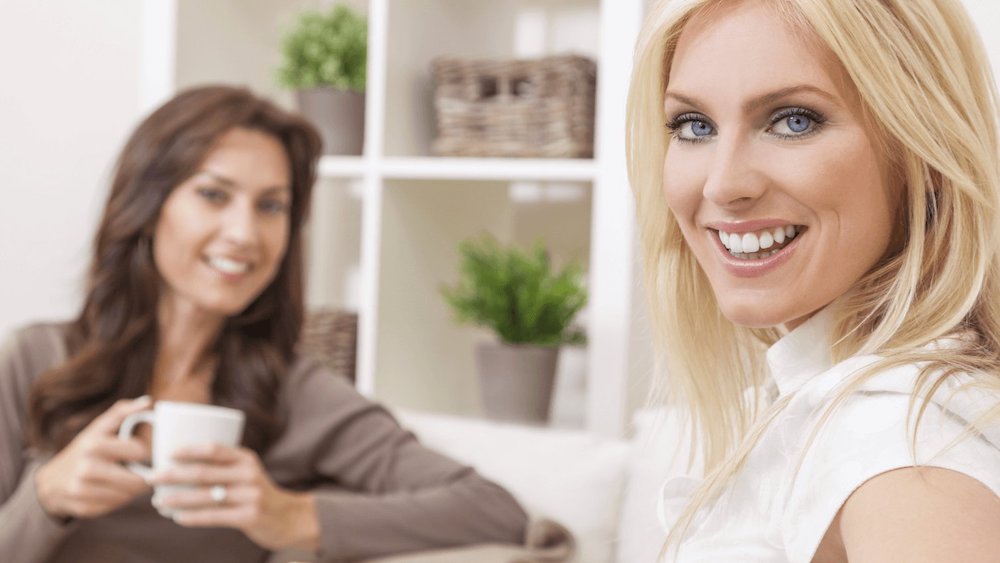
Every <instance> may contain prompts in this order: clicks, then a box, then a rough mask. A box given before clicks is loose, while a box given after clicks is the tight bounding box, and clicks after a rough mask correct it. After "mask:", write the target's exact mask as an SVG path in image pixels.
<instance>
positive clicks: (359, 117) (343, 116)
mask: <svg viewBox="0 0 1000 563" xmlns="http://www.w3.org/2000/svg"><path fill="white" fill-rule="evenodd" d="M296 94H298V102H299V110H300V111H301V112H302V115H304V116H306V119H308V120H309V121H311V122H312V124H313V125H314V126H316V128H317V129H318V130H319V134H320V136H321V137H322V138H323V154H334V155H360V154H361V151H362V149H363V148H364V145H365V95H364V94H363V93H359V92H352V91H350V90H340V89H338V88H331V87H321V88H310V89H308V90H298V91H297V92H296Z"/></svg>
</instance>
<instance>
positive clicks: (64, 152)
mask: <svg viewBox="0 0 1000 563" xmlns="http://www.w3.org/2000/svg"><path fill="white" fill-rule="evenodd" d="M139 4H140V3H139V2H135V1H132V0H87V1H86V2H80V1H79V0H45V1H43V2H39V1H37V0H3V1H2V2H0V69H3V71H2V72H3V87H2V88H0V124H2V129H0V131H3V134H2V136H0V193H2V197H0V276H2V277H0V338H2V337H3V336H4V335H6V333H7V332H8V331H9V330H10V329H11V328H13V327H15V326H19V325H22V324H24V323H26V322H28V321H29V320H33V319H45V318H66V317H68V316H70V315H73V314H74V313H75V312H76V311H77V309H78V303H79V289H80V282H81V280H82V278H83V272H84V271H85V268H86V259H87V252H88V248H89V244H90V237H91V235H92V233H93V231H94V228H95V224H96V220H97V214H98V213H99V211H100V209H101V206H102V205H103V199H104V195H105V193H106V185H107V178H108V173H109V171H110V169H111V164H112V162H111V161H112V159H113V158H114V156H115V155H116V153H117V152H118V150H119V148H120V146H121V145H122V143H123V142H124V139H125V136H126V135H127V132H128V130H129V128H130V127H132V125H133V124H134V123H135V121H136V119H137V118H138V83H139V79H138V68H139V54H138V53H139V48H138V47H139V25H138V23H139Z"/></svg>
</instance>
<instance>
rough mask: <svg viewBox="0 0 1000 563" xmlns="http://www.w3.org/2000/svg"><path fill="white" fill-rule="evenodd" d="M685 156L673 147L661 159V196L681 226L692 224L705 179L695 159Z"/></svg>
mask: <svg viewBox="0 0 1000 563" xmlns="http://www.w3.org/2000/svg"><path fill="white" fill-rule="evenodd" d="M685 156H686V155H684V154H681V153H680V151H677V150H676V149H675V150H674V151H669V152H668V153H667V156H666V158H664V159H663V197H664V200H665V201H666V202H667V206H668V207H669V208H670V210H671V211H672V212H673V213H674V216H675V217H677V221H678V222H680V224H681V225H682V227H687V226H689V225H691V224H693V221H694V216H695V214H696V213H697V211H698V206H699V202H700V201H701V199H702V186H703V185H704V181H705V176H704V174H702V173H701V172H700V170H699V166H698V162H697V160H696V159H694V158H685Z"/></svg>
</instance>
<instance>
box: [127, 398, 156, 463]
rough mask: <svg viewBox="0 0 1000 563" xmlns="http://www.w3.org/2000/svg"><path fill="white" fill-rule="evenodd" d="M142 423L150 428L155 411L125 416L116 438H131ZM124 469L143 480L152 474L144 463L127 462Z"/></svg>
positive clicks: (153, 422) (153, 420)
mask: <svg viewBox="0 0 1000 563" xmlns="http://www.w3.org/2000/svg"><path fill="white" fill-rule="evenodd" d="M143 423H145V424H148V425H150V426H152V425H153V424H155V423H156V411H152V410H147V411H141V412H134V413H132V414H130V415H128V416H126V417H125V420H124V421H123V422H122V425H121V426H120V427H119V428H118V438H119V439H121V440H127V439H129V438H131V437H132V432H133V431H134V430H135V427H136V426H138V425H140V424H143ZM125 467H127V468H128V469H129V471H131V472H132V473H135V474H136V475H138V476H139V477H142V478H143V479H148V478H149V476H150V475H152V473H153V468H152V467H150V466H148V465H146V464H144V463H136V462H129V463H127V464H125Z"/></svg>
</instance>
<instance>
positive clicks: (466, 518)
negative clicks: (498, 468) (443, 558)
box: [316, 472, 527, 560]
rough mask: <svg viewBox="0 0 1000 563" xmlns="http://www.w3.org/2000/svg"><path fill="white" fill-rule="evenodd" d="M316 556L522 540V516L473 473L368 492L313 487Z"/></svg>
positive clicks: (349, 556)
mask: <svg viewBox="0 0 1000 563" xmlns="http://www.w3.org/2000/svg"><path fill="white" fill-rule="evenodd" d="M316 512H317V515H318V518H319V524H320V528H321V538H320V542H321V551H320V554H321V557H322V560H337V559H341V558H344V559H355V558H368V557H377V556H384V555H391V554H395V553H405V552H412V551H423V550H428V549H435V548H443V547H451V546H459V545H470V544H477V543H517V544H519V543H522V542H523V539H524V529H525V526H526V525H527V515H526V514H525V513H524V511H523V510H522V509H521V507H520V506H519V505H518V504H517V502H516V501H515V500H514V499H513V498H512V497H511V496H510V495H509V494H508V493H507V492H506V491H504V490H503V489H502V488H500V487H498V486H496V485H494V484H493V483H491V482H489V481H486V480H485V479H482V478H481V477H479V476H478V475H476V474H475V473H471V472H470V475H469V477H467V478H466V479H463V480H461V481H457V482H455V483H452V484H449V485H445V486H442V487H436V488H432V489H425V490H418V491H410V492H396V493H392V494H388V495H368V494H358V493H352V492H339V491H337V492H333V491H325V492H317V493H316Z"/></svg>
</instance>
